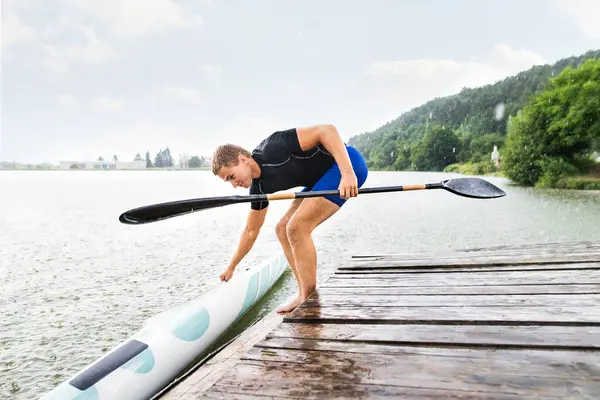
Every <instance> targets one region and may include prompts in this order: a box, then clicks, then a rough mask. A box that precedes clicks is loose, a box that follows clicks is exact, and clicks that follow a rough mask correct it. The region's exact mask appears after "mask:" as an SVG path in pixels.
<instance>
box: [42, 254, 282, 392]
mask: <svg viewBox="0 0 600 400" xmlns="http://www.w3.org/2000/svg"><path fill="white" fill-rule="evenodd" d="M287 267H288V264H287V261H286V259H285V256H284V254H283V253H280V254H278V255H276V256H273V257H271V258H270V259H267V260H265V261H264V262H262V263H260V264H258V265H256V266H255V267H252V268H249V269H247V270H246V271H243V272H240V273H236V274H234V275H233V277H232V278H231V279H230V280H229V282H219V283H217V284H216V285H215V286H213V287H211V288H210V289H208V290H207V291H205V292H204V293H202V295H200V296H198V297H197V298H194V299H192V300H190V301H187V302H185V303H183V304H181V305H178V306H176V307H173V308H171V309H168V310H165V311H163V312H161V313H160V314H158V315H156V316H154V317H152V318H149V319H148V320H147V321H145V322H144V325H143V327H142V329H141V330H140V331H138V332H137V333H136V334H134V335H133V336H131V337H130V338H129V339H128V340H126V341H125V342H123V343H121V344H120V345H119V346H117V347H115V348H114V349H112V350H111V351H110V352H109V353H108V354H106V355H105V356H103V357H101V358H99V359H98V360H96V361H95V362H93V363H92V364H90V365H88V366H87V367H85V368H83V369H82V370H80V371H79V372H77V373H76V374H75V375H73V376H71V377H70V378H69V379H67V380H66V381H64V382H63V383H61V384H60V385H58V386H57V387H55V388H54V389H53V390H52V391H50V392H48V393H47V394H45V395H44V396H43V397H42V399H44V400H50V399H61V400H68V399H74V400H75V399H76V400H91V399H94V400H105V399H106V400H108V399H110V400H119V399H127V400H136V399H148V398H150V397H152V396H153V395H154V394H156V393H158V392H159V391H160V390H162V389H163V388H164V387H165V386H167V385H168V384H169V383H170V382H171V381H172V380H173V379H174V378H176V377H177V375H178V374H179V373H180V372H181V371H183V370H184V369H185V368H186V367H188V366H189V365H190V364H191V363H192V362H193V361H194V360H196V359H197V358H198V356H200V355H201V354H202V353H203V352H204V351H205V350H206V349H207V348H208V347H210V345H211V344H213V343H214V342H215V341H216V340H217V339H219V337H221V336H222V335H223V334H224V333H225V332H226V331H227V330H228V329H229V328H230V327H231V325H232V324H234V323H235V322H236V321H237V320H239V319H240V318H241V317H242V316H243V315H244V314H245V313H246V312H247V311H248V310H249V309H250V308H252V306H254V304H256V302H258V301H259V300H260V299H261V298H262V297H263V295H264V294H265V293H266V292H267V291H268V290H269V289H270V288H271V287H272V286H273V284H274V283H275V282H276V281H277V280H278V279H279V278H280V277H281V275H282V273H283V272H284V271H285V270H286V268H287Z"/></svg>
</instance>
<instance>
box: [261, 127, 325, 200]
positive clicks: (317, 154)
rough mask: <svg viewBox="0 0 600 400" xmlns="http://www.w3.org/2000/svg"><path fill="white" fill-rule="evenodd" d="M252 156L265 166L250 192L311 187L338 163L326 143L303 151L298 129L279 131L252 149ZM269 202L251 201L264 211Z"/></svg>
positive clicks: (270, 191) (269, 191) (265, 192)
mask: <svg viewBox="0 0 600 400" xmlns="http://www.w3.org/2000/svg"><path fill="white" fill-rule="evenodd" d="M252 158H254V160H255V161H256V162H257V163H258V165H259V166H260V169H261V174H260V177H258V178H256V179H253V180H252V184H251V185H250V194H268V193H274V192H277V191H280V190H285V189H290V188H293V187H298V186H304V187H307V188H311V187H312V186H313V185H314V184H315V183H317V181H318V180H319V179H320V178H321V177H322V176H323V174H324V173H325V172H326V171H327V170H328V169H329V168H331V166H332V165H333V164H334V163H335V159H334V158H333V156H332V155H331V154H330V153H329V152H328V151H327V150H326V149H325V147H324V146H323V145H318V146H316V147H313V148H312V149H309V150H307V151H302V148H301V147H300V142H299V141H298V133H297V131H296V128H292V129H288V130H284V131H277V132H274V133H272V134H271V135H270V136H269V137H267V138H266V139H264V140H263V141H262V142H261V143H260V144H259V145H258V146H256V148H255V149H254V150H253V151H252ZM268 205H269V202H268V201H266V200H265V201H257V202H252V203H251V208H252V209H254V210H261V209H263V208H266V207H268Z"/></svg>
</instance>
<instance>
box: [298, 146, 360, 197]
mask: <svg viewBox="0 0 600 400" xmlns="http://www.w3.org/2000/svg"><path fill="white" fill-rule="evenodd" d="M346 150H347V151H348V156H350V163H351V164H352V168H353V169H354V174H355V175H356V179H357V180H358V187H361V186H362V185H363V184H364V183H365V181H366V180H367V175H368V173H369V171H368V168H367V162H366V161H365V159H364V157H363V156H362V154H360V152H359V151H358V150H356V149H355V148H354V147H352V146H346ZM341 178H342V174H341V172H340V168H339V167H338V165H337V163H334V164H333V165H332V166H331V168H329V169H328V170H327V172H325V174H323V176H322V177H321V179H319V180H318V181H317V183H315V184H314V185H313V187H310V188H309V187H306V188H304V189H302V191H303V192H306V191H309V190H310V191H319V190H337V189H338V188H339V186H340V180H341ZM325 198H326V199H327V200H329V201H332V202H334V203H335V204H337V205H339V206H340V207H341V206H343V205H344V203H345V202H346V200H344V199H342V198H341V197H340V196H325Z"/></svg>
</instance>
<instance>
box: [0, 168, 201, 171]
mask: <svg viewBox="0 0 600 400" xmlns="http://www.w3.org/2000/svg"><path fill="white" fill-rule="evenodd" d="M210 170H211V167H200V168H123V169H113V168H111V169H108V168H106V169H103V168H93V169H92V168H89V169H83V168H82V169H78V168H73V169H61V168H0V171H67V172H82V171H92V172H116V171H147V172H152V171H210Z"/></svg>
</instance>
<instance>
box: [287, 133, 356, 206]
mask: <svg viewBox="0 0 600 400" xmlns="http://www.w3.org/2000/svg"><path fill="white" fill-rule="evenodd" d="M296 132H297V133H298V142H299V143H300V147H301V148H302V150H303V151H306V150H308V149H312V148H313V147H315V146H317V145H319V144H322V145H323V147H325V148H326V149H327V151H329V152H330V153H331V155H332V156H333V158H334V159H335V161H336V163H337V165H338V167H339V168H340V172H341V173H342V179H341V181H340V187H339V190H340V197H342V198H348V197H354V196H357V195H358V182H357V179H356V175H355V174H354V169H353V168H352V163H351V162H350V157H349V156H348V152H347V151H346V146H345V145H344V141H343V140H342V138H341V136H340V134H339V132H338V130H337V129H336V127H335V126H333V125H330V124H324V125H315V126H310V127H304V128H296Z"/></svg>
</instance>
